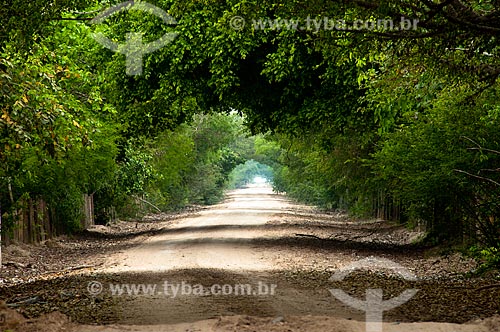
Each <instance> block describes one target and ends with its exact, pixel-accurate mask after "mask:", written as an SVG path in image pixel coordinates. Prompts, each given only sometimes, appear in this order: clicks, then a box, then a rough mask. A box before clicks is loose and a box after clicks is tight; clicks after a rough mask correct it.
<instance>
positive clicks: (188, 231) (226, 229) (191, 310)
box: [73, 187, 500, 332]
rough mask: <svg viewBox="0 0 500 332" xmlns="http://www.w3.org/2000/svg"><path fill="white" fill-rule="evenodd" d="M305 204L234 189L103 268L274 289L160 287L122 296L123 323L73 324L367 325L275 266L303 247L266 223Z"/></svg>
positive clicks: (157, 278) (438, 327) (153, 279)
mask: <svg viewBox="0 0 500 332" xmlns="http://www.w3.org/2000/svg"><path fill="white" fill-rule="evenodd" d="M307 210H308V208H307V207H303V206H302V207H297V206H295V205H293V204H291V203H290V202H289V201H287V200H286V199H285V198H284V196H281V195H275V194H273V193H272V191H271V190H270V188H262V187H260V188H259V187H254V188H247V189H244V190H238V191H234V192H231V193H229V197H228V199H227V200H226V201H225V202H224V203H223V204H220V205H217V206H214V207H212V208H210V209H208V210H205V211H203V212H201V213H200V214H199V215H198V216H195V217H189V218H184V219H180V220H178V221H177V222H176V223H175V224H174V225H171V226H170V227H168V228H167V229H165V230H164V231H163V232H161V234H159V235H155V236H152V237H150V238H148V239H147V240H146V241H144V242H143V243H142V244H140V245H138V246H136V247H134V248H132V249H129V250H126V251H124V252H121V253H118V254H115V255H113V256H112V257H110V258H109V260H108V264H107V266H106V267H105V268H104V269H103V272H104V273H108V274H110V275H117V276H121V277H120V281H122V282H123V281H125V282H128V283H149V284H155V285H158V287H161V285H164V283H165V281H167V282H168V283H170V284H172V285H175V284H182V283H185V284H188V285H199V284H202V285H203V286H204V287H205V289H208V287H210V285H213V284H220V285H222V284H229V285H234V284H236V283H241V284H247V283H248V284H252V285H256V283H258V282H261V283H267V284H269V285H270V284H272V283H277V290H276V293H275V294H272V295H267V296H234V295H228V296H220V294H219V295H213V294H207V295H203V296H195V295H192V294H183V295H178V296H175V297H174V296H172V293H168V294H167V292H166V291H164V290H163V289H161V288H158V289H156V293H155V294H148V295H146V296H144V295H140V296H137V295H134V296H124V297H120V298H119V302H118V303H119V304H118V305H119V307H120V308H121V315H120V320H119V324H118V325H107V326H78V327H75V328H74V330H73V331H74V332H83V331H88V332H92V331H107V332H111V331H113V332H114V331H159V332H160V331H337V332H343V331H364V330H365V324H364V322H363V320H364V315H363V313H362V312H359V311H357V310H354V309H352V308H350V307H349V306H347V305H344V304H343V303H340V302H339V301H336V300H334V299H333V298H332V296H331V295H330V294H329V293H328V291H327V289H323V288H324V287H320V286H318V287H315V286H314V283H313V286H310V287H305V288H301V287H297V286H296V284H293V283H288V282H287V280H286V278H285V279H279V278H278V279H277V277H276V276H275V275H274V274H272V272H271V271H273V270H279V269H281V268H283V267H284V266H285V265H287V264H288V265H290V263H291V264H292V266H293V264H294V262H293V260H294V257H297V264H303V263H304V262H303V261H304V260H303V259H302V261H300V263H299V259H298V257H299V256H300V252H298V251H295V250H297V248H293V246H292V248H290V250H288V249H287V246H286V245H285V246H280V247H279V248H278V247H276V246H273V245H269V243H271V244H273V243H277V242H273V241H275V237H276V231H275V230H273V228H269V227H266V225H268V224H269V222H270V220H272V219H274V220H276V216H279V218H278V219H280V218H283V216H286V215H289V216H293V215H296V214H304V213H306V212H307ZM262 243H266V244H268V245H262ZM277 248H278V249H277ZM277 252H279V254H277ZM339 255H340V254H339ZM339 255H338V256H339ZM342 255H345V256H342ZM342 255H340V256H339V257H341V259H340V260H342V257H344V258H345V257H351V256H353V255H354V256H356V254H353V253H352V250H351V252H349V253H347V254H346V253H342ZM355 259H356V257H354V258H352V257H351V260H355ZM311 260H313V258H311ZM124 275H125V276H126V277H124ZM307 278H309V277H307ZM313 278H314V277H313ZM308 281H310V280H308ZM106 287H107V285H106V284H105V285H104V288H106ZM421 306H425V303H423V304H421ZM406 321H408V320H406ZM409 321H411V318H410V319H409ZM498 322H499V321H498V319H496V318H490V319H488V320H487V321H481V322H479V321H477V322H475V323H469V324H461V325H459V324H447V323H433V322H426V323H410V322H408V323H400V322H398V321H397V319H396V321H394V320H392V322H387V323H384V327H383V330H384V331H398V332H399V331H433V332H434V331H443V332H451V331H453V332H461V331H463V332H465V331H470V332H472V331H474V332H482V331H499V328H500V327H498V326H499V324H498Z"/></svg>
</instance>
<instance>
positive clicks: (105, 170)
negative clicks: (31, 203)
mask: <svg viewBox="0 0 500 332" xmlns="http://www.w3.org/2000/svg"><path fill="white" fill-rule="evenodd" d="M151 3H154V4H155V5H156V6H158V7H160V8H162V9H163V10H165V11H167V12H168V13H169V15H171V16H172V17H174V18H176V19H177V20H178V24H177V26H176V27H175V28H173V27H166V26H165V25H164V24H163V22H161V20H159V19H158V18H156V17H154V16H153V15H150V14H147V13H140V12H137V11H133V10H132V11H128V12H122V13H120V14H117V15H114V16H113V17H111V18H109V19H108V20H107V21H106V23H105V24H98V25H91V24H89V22H88V19H90V18H93V17H94V16H95V15H96V13H97V12H100V11H102V10H104V9H105V8H108V7H109V6H110V5H112V3H109V2H102V3H100V2H95V1H85V0H82V1H57V2H56V1H48V2H47V1H41V0H34V1H30V2H23V1H8V3H6V4H4V6H3V7H2V9H1V10H0V17H1V18H2V22H5V24H2V27H1V28H0V89H1V92H2V94H1V96H0V98H1V99H0V179H1V181H0V207H1V215H2V217H3V218H2V231H3V232H4V233H9V232H11V231H12V228H13V227H14V225H15V218H16V211H18V209H19V206H18V205H19V204H20V202H24V201H25V200H26V199H43V200H45V201H46V202H47V204H48V205H49V206H50V211H51V215H52V219H53V220H55V221H56V228H57V229H58V232H59V233H66V232H71V231H75V230H78V229H79V228H80V227H81V224H80V220H81V217H82V216H81V214H82V211H81V205H82V195H84V194H86V195H93V197H94V203H95V213H96V219H97V221H98V222H100V223H106V222H108V221H109V220H110V219H112V218H113V216H114V215H115V214H116V215H118V216H120V217H133V216H138V215H140V214H141V213H144V212H147V211H157V210H160V211H165V210H171V209H178V208H182V207H184V206H186V205H189V204H212V203H215V202H217V201H218V200H219V199H220V198H221V197H222V195H223V191H224V189H225V188H227V187H228V186H232V187H238V186H241V185H243V184H244V183H246V182H248V181H249V179H250V178H251V177H254V176H255V175H256V174H264V175H265V177H267V178H270V177H272V178H273V184H274V186H275V189H276V191H279V192H286V193H287V194H288V195H290V196H291V197H294V198H296V199H299V200H301V201H304V202H307V203H311V204H315V205H319V206H322V207H325V208H328V209H342V210H347V211H349V212H350V213H351V214H353V215H356V216H363V217H375V218H381V219H389V220H395V221H399V222H401V223H407V224H408V225H409V226H412V227H423V228H425V229H426V230H427V231H428V234H429V236H428V239H427V241H429V242H430V243H435V244H440V243H450V242H451V243H461V244H466V246H468V247H472V248H473V249H471V252H473V253H474V254H475V255H477V256H479V257H482V258H484V259H485V263H487V265H493V266H495V265H496V266H497V267H498V264H499V261H500V260H499V259H498V257H499V248H500V172H499V167H500V166H499V165H500V125H499V121H500V98H499V95H500V86H499V75H500V62H499V43H498V27H499V26H500V19H499V8H498V6H499V5H498V2H497V1H467V2H466V1H459V0H456V1H442V2H436V1H423V0H422V1H406V0H404V1H399V2H397V3H394V2H390V1H381V2H375V1H373V2H372V1H352V2H348V3H347V2H346V3H342V2H335V1H332V2H328V3H323V2H315V1H306V2H300V3H299V2H295V1H292V2H286V3H285V2H280V3H277V2H273V1H271V2H263V3H262V2H248V1H219V2H214V3H212V2H207V1H198V2H193V1H188V2H186V1H182V2H181V1H176V0H158V1H151ZM234 16H241V17H243V18H245V19H246V21H247V22H246V23H247V24H246V26H244V27H243V28H242V29H239V30H235V29H233V28H232V26H231V24H230V23H231V19H232V18H233V17H234ZM306 17H318V18H325V17H329V18H342V19H344V20H345V21H346V22H348V23H349V22H353V21H354V19H363V20H369V19H371V18H373V17H377V18H383V19H394V20H395V21H398V20H400V18H401V17H405V18H412V19H418V20H419V21H418V22H419V25H418V27H416V28H415V29H411V30H391V31H386V30H383V29H374V30H366V31H350V30H328V29H320V30H319V31H313V30H307V29H302V30H301V29H297V30H294V29H257V28H256V27H254V26H252V24H251V19H255V18H270V19H280V18H302V19H304V18H306ZM169 29H171V30H172V29H175V31H176V32H178V33H179V35H178V36H177V38H176V39H175V40H174V41H173V42H172V43H170V44H169V45H167V46H166V47H163V48H161V49H159V50H158V51H156V52H154V53H150V54H147V55H145V56H144V59H143V60H144V72H143V75H140V76H129V75H127V74H126V72H125V61H124V57H123V55H120V54H118V53H113V52H112V51H110V50H108V49H104V48H102V47H101V46H100V45H99V44H98V43H96V42H95V40H94V39H93V38H92V36H91V33H92V32H97V31H99V32H103V33H105V34H106V35H107V36H108V37H109V38H112V39H114V40H116V41H123V40H124V38H125V34H126V33H127V32H130V31H136V32H139V31H140V32H143V33H144V36H145V37H144V38H145V39H147V40H148V41H153V40H155V39H157V38H159V37H160V36H162V35H163V34H164V33H165V32H166V31H169ZM251 135H257V136H251ZM238 165H239V166H238ZM264 165H267V166H264ZM268 167H271V168H272V176H271V175H270V170H269V168H268ZM233 170H235V171H234V172H233V173H231V172H232V171H233Z"/></svg>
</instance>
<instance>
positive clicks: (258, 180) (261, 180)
mask: <svg viewBox="0 0 500 332" xmlns="http://www.w3.org/2000/svg"><path fill="white" fill-rule="evenodd" d="M266 182H267V179H266V178H263V177H262V176H256V177H254V178H253V183H266Z"/></svg>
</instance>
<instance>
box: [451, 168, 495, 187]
mask: <svg viewBox="0 0 500 332" xmlns="http://www.w3.org/2000/svg"><path fill="white" fill-rule="evenodd" d="M453 171H454V172H458V173H463V174H466V175H468V176H471V177H473V178H476V179H480V180H484V181H488V182H491V183H493V184H496V185H497V186H500V183H498V182H496V181H495V180H492V179H489V178H485V177H483V176H479V175H475V174H471V173H469V172H466V171H462V170H461V169H454V170H453Z"/></svg>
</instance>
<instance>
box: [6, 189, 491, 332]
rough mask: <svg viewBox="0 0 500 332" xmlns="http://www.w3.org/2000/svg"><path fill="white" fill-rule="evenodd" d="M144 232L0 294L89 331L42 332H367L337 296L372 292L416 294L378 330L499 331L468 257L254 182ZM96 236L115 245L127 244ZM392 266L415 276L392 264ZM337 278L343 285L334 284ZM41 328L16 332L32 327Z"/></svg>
mask: <svg viewBox="0 0 500 332" xmlns="http://www.w3.org/2000/svg"><path fill="white" fill-rule="evenodd" d="M144 225H146V224H135V225H134V224H132V226H130V227H129V226H127V227H129V228H135V227H143V226H144ZM144 227H145V226H144ZM147 227H148V229H150V230H152V231H151V232H149V231H148V232H146V233H144V234H142V233H141V234H142V235H141V236H138V237H132V240H133V241H134V242H133V243H135V245H132V246H131V245H122V244H121V243H118V245H116V246H113V247H112V248H115V249H113V250H112V251H110V250H103V251H102V253H101V254H100V255H95V254H93V255H91V256H89V258H91V259H92V261H90V262H89V261H85V264H90V265H92V264H95V262H96V261H102V262H103V264H102V265H101V266H99V267H98V268H92V269H89V270H88V271H82V273H80V272H78V273H77V274H73V275H70V276H69V275H65V276H64V277H62V278H61V277H57V278H51V279H48V278H42V279H43V280H39V281H35V282H32V283H30V284H20V285H18V286H12V287H9V288H7V289H3V290H2V289H0V295H1V296H3V297H4V298H6V299H7V303H12V304H13V305H15V306H16V308H18V309H17V310H20V311H21V312H24V313H25V315H28V316H36V315H37V313H43V312H51V311H54V310H59V311H61V312H62V313H64V314H65V315H67V316H70V317H71V318H72V319H73V321H74V322H77V323H83V324H87V325H76V324H75V323H69V322H67V321H65V320H64V319H61V318H60V317H59V318H58V316H56V317H55V318H54V317H53V316H50V317H49V316H44V318H42V319H41V320H39V322H38V323H39V324H41V325H40V326H43V329H44V331H58V332H59V331H62V330H63V329H64V330H65V331H67V330H71V331H73V332H95V331H106V332H118V331H138V332H139V331H158V332H161V331H283V332H284V331H308V332H309V331H311V332H315V331H334V332H347V331H360V332H361V331H365V329H366V326H365V313H364V312H363V311H360V310H357V309H354V308H352V307H351V306H350V305H348V304H346V303H344V302H343V301H340V300H338V299H336V298H335V297H334V296H333V295H332V293H331V292H330V290H331V289H341V290H343V291H345V292H346V293H348V294H349V295H350V296H352V297H356V298H358V299H361V300H365V299H366V290H367V289H377V288H380V289H382V290H383V292H384V300H387V299H389V298H394V297H396V296H398V295H400V294H401V293H402V292H404V291H405V290H408V289H418V292H417V294H416V295H415V296H414V297H413V298H412V299H410V300H409V301H408V302H406V303H403V304H402V305H400V306H398V307H396V308H394V309H392V310H389V311H386V312H384V313H383V317H384V322H385V323H384V324H383V331H394V332H395V331H398V332H404V331H422V332H423V331H432V332H434V331H443V332H451V331H453V332H465V331H470V332H473V331H474V332H483V331H485V332H486V331H492V332H499V331H500V319H499V318H498V317H494V316H495V315H498V314H499V313H500V288H485V289H486V291H485V290H483V286H488V285H490V284H491V283H493V282H496V281H495V280H494V278H493V279H488V278H472V279H470V278H466V277H465V276H464V274H465V273H467V272H469V271H470V270H471V269H473V268H475V263H474V262H473V261H470V260H467V259H465V258H463V257H461V256H459V255H451V256H441V255H436V254H435V253H432V252H429V251H428V250H424V249H422V248H419V247H416V246H414V245H413V244H412V243H413V242H414V241H416V240H417V239H418V238H419V237H420V236H421V235H422V234H420V233H418V232H410V231H408V230H406V229H404V228H403V227H400V226H397V225H392V224H389V223H384V222H379V221H373V220H367V221H359V220H358V221H353V220H351V219H350V218H348V217H346V216H344V215H342V214H324V213H321V212H318V211H315V210H314V209H313V208H311V207H307V206H301V205H296V204H293V203H291V202H290V201H288V200H287V199H286V198H285V196H283V195H276V194H274V193H273V192H272V191H271V189H270V188H267V187H251V188H246V189H243V190H237V191H233V192H230V193H228V197H227V199H226V200H225V201H224V202H223V203H222V204H219V205H216V206H213V207H210V208H208V209H205V210H202V211H200V212H199V213H197V214H196V215H194V216H188V217H183V218H178V219H176V220H174V221H171V220H170V221H158V222H153V223H149V224H147ZM103 229H104V230H106V228H103ZM138 234H139V233H138ZM148 234H149V235H148ZM97 235H99V236H98V237H97V238H96V239H99V241H100V242H99V243H105V244H108V245H109V243H111V242H113V241H116V239H117V238H118V239H121V237H120V236H116V235H115V236H113V237H111V235H109V234H108V233H106V232H105V233H103V234H101V233H96V236H97ZM138 239H140V242H138ZM85 241H87V242H85V245H92V243H93V242H92V241H94V240H92V238H90V239H86V240H85ZM89 241H90V244H89ZM95 241H97V240H95ZM96 243H97V242H96ZM96 248H97V249H98V248H99V245H98V246H97V247H96ZM67 255H71V253H70V252H68V254H67ZM359 262H362V263H359ZM80 264H81V262H80ZM356 264H358V265H356ZM359 264H361V265H363V266H359ZM384 264H385V265H384ZM391 264H394V265H397V266H399V267H400V268H401V269H403V270H404V271H406V272H407V273H409V274H411V275H412V276H414V277H415V280H407V278H406V277H405V278H402V277H401V275H399V274H398V273H399V272H398V271H395V270H394V269H393V270H391V269H388V268H390V267H391ZM372 265H373V266H372ZM370 266H371V267H370ZM381 266H382V268H381ZM353 267H356V268H353ZM383 267H385V268H383ZM348 268H351V269H350V270H346V269H348ZM358 270H359V271H358ZM339 271H344V272H346V275H345V276H344V277H345V278H344V279H343V280H331V277H332V276H333V275H337V273H339ZM35 297H36V298H38V300H37V301H34V303H28V304H26V303H24V302H22V301H24V300H23V299H25V298H29V299H34V298H35ZM18 303H21V304H20V305H19V306H17V305H18ZM0 311H1V308H0ZM62 317H64V316H62ZM457 323H460V324H457ZM36 324H37V323H36V321H35V322H31V323H25V324H24V325H22V326H25V328H24V327H23V328H21V329H20V331H36V328H35V329H34V330H33V327H34V326H37V325H36ZM58 324H59V325H58ZM49 326H53V328H52V329H50V328H49ZM30 328H31V329H30Z"/></svg>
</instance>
